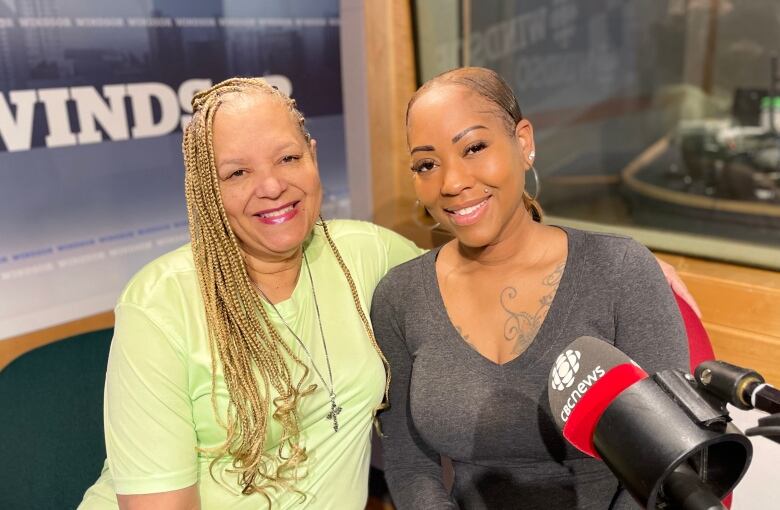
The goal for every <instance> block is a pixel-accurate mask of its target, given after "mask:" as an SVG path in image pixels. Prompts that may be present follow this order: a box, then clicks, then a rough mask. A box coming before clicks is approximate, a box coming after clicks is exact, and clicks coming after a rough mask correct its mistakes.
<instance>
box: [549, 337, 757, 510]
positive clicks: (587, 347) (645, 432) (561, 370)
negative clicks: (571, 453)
mask: <svg viewBox="0 0 780 510" xmlns="http://www.w3.org/2000/svg"><path fill="white" fill-rule="evenodd" d="M694 385H695V381H694V380H693V378H692V377H690V376H687V377H686V374H683V373H682V372H680V371H676V370H665V371H662V372H659V373H657V374H654V375H653V376H649V375H648V374H647V372H645V371H644V370H642V369H641V368H640V367H639V366H638V365H637V364H636V363H634V362H633V360H631V358H629V357H628V356H626V355H625V354H624V353H622V352H621V351H620V350H618V349H617V348H615V347H614V346H612V345H610V344H609V343H607V342H605V341H603V340H599V339H597V338H593V337H587V336H583V337H580V338H578V339H576V340H575V341H574V342H572V343H571V344H570V345H569V346H568V347H567V348H566V349H565V350H564V352H563V353H561V355H560V356H558V358H557V359H556V361H555V364H554V366H553V368H552V370H551V372H550V380H549V388H548V393H549V400H550V410H551V412H552V415H553V418H554V420H555V422H556V424H557V425H558V427H559V428H560V429H561V432H562V433H563V436H564V437H565V438H566V439H567V440H568V441H569V442H570V443H571V444H572V445H574V446H575V447H576V448H577V449H579V450H580V451H582V452H584V453H586V454H587V455H590V456H592V457H596V458H599V459H602V460H603V461H604V462H605V463H606V464H607V466H608V467H609V469H610V470H611V471H612V472H613V473H614V474H615V476H616V477H617V478H618V479H619V480H620V481H621V483H622V484H623V486H624V487H625V488H626V490H627V491H628V492H629V493H630V494H631V495H632V496H633V497H634V499H636V500H637V501H638V502H639V503H640V504H641V505H642V506H643V507H644V508H680V509H684V510H694V509H696V510H710V509H722V508H725V507H723V505H722V504H721V503H720V499H722V498H723V497H724V496H725V495H727V494H728V493H729V492H731V490H732V489H733V488H734V487H735V486H736V485H737V483H738V482H739V480H740V479H741V478H742V476H743V475H744V473H745V471H746V470H747V467H748V465H749V462H750V459H751V457H752V446H751V444H750V441H749V440H748V439H747V438H746V437H745V436H744V435H743V434H742V433H741V432H740V431H739V429H737V428H736V427H735V426H734V425H732V424H731V423H729V421H730V418H729V417H728V412H727V410H726V407H725V403H723V402H721V401H719V400H717V399H716V398H715V397H712V398H708V397H707V396H706V395H702V394H700V393H699V392H698V391H697V389H696V388H695V387H694Z"/></svg>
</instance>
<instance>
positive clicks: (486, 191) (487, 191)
mask: <svg viewBox="0 0 780 510" xmlns="http://www.w3.org/2000/svg"><path fill="white" fill-rule="evenodd" d="M482 191H484V192H485V193H486V194H487V193H490V190H489V189H488V188H485V189H484V190H482Z"/></svg>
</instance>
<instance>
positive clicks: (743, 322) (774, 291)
mask: <svg viewBox="0 0 780 510" xmlns="http://www.w3.org/2000/svg"><path fill="white" fill-rule="evenodd" d="M658 255H659V257H661V258H662V259H664V260H665V261H667V262H669V263H670V264H672V265H673V266H675V268H676V269H677V271H678V273H679V274H680V276H681V277H682V279H683V281H684V282H685V284H686V285H687V286H688V288H689V289H690V291H691V293H692V294H693V295H694V296H695V298H696V301H697V302H698V304H699V307H700V308H701V311H702V322H703V323H704V327H705V328H706V329H707V332H708V333H709V335H710V339H711V340H712V346H713V349H714V350H715V355H716V356H717V357H718V358H719V359H723V360H725V361H728V362H730V363H734V364H735V365H740V366H743V367H747V368H752V369H754V370H756V371H757V372H759V373H760V374H761V375H763V376H764V377H765V378H766V379H767V381H768V382H770V383H771V384H773V385H775V386H780V273H779V272H777V271H768V270H764V269H755V268H748V267H742V266H736V265H733V264H725V263H721V262H713V261H708V260H701V259H695V258H692V257H685V256H680V255H671V254H667V253H659V254H658Z"/></svg>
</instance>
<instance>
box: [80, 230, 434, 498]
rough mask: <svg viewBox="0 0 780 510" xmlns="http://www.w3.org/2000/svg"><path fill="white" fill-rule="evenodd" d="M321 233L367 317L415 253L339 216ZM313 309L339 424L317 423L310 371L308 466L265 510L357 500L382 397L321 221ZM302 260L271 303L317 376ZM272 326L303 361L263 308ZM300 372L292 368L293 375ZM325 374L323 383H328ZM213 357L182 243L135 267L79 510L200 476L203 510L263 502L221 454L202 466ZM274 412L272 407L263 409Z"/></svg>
mask: <svg viewBox="0 0 780 510" xmlns="http://www.w3.org/2000/svg"><path fill="white" fill-rule="evenodd" d="M328 226H329V228H330V232H331V235H332V237H333V239H334V241H335V243H336V245H337V247H338V248H339V251H340V252H341V255H342V257H343V258H344V261H345V263H346V264H347V266H348V268H349V270H350V272H351V273H352V277H353V279H354V281H355V283H356V285H357V289H358V293H359V295H360V300H361V303H362V305H363V309H364V312H365V314H366V316H368V311H369V309H370V306H371V298H372V295H373V292H374V288H375V287H376V285H377V284H378V283H379V280H380V279H381V278H382V277H383V276H384V275H385V274H386V273H387V272H388V271H389V270H390V269H391V268H392V267H394V266H396V265H398V264H400V263H402V262H405V261H407V260H409V259H411V258H414V257H416V256H417V255H419V254H420V253H421V252H422V250H420V249H419V248H417V247H416V246H415V245H414V244H413V243H412V242H410V241H408V240H407V239H405V238H403V237H401V236H399V235H397V234H395V233H393V232H391V231H389V230H385V229H382V228H380V227H377V226H375V225H372V224H370V223H364V222H358V221H348V220H337V221H331V222H329V223H328ZM305 249H306V254H307V257H308V260H309V263H310V266H311V272H312V276H313V280H314V287H315V290H316V294H317V301H318V303H319V308H320V314H321V317H322V327H323V329H324V332H325V338H326V341H327V347H328V354H329V357H330V363H331V368H332V372H333V383H334V387H335V391H336V394H337V399H338V404H339V405H340V406H341V407H342V411H341V413H340V414H339V415H338V419H339V427H340V428H339V431H338V432H334V430H333V425H332V422H331V421H329V420H327V419H326V415H327V414H328V412H329V411H330V399H329V397H328V392H327V390H326V389H325V388H324V386H323V384H322V382H321V381H320V380H319V378H318V376H317V374H316V372H315V371H314V370H310V371H309V374H308V376H307V380H306V382H307V383H313V384H317V390H316V391H315V392H314V393H313V394H312V395H310V396H308V397H305V398H304V399H303V400H302V402H301V404H300V407H299V409H300V411H299V419H300V426H301V436H300V439H301V443H302V444H303V445H304V446H305V447H306V449H307V453H308V456H309V459H308V460H307V463H306V466H307V468H306V469H307V474H306V476H304V477H303V478H301V479H300V481H299V482H298V483H297V488H298V489H300V490H301V491H303V492H304V493H305V494H307V497H306V499H305V501H302V500H301V497H300V496H299V495H297V494H295V493H292V492H284V491H278V492H277V493H276V495H275V496H274V498H273V499H274V505H273V508H274V509H286V508H317V509H331V508H332V509H340V510H341V509H343V510H349V509H356V510H357V509H360V510H362V509H363V508H365V504H366V499H367V490H368V466H369V458H370V435H371V423H372V411H373V409H374V408H375V407H376V406H377V405H378V404H379V403H380V401H381V399H382V397H383V395H384V379H385V378H384V370H383V367H382V363H381V360H380V358H379V356H378V355H377V353H376V351H375V350H374V347H373V346H372V345H371V341H370V340H369V338H368V335H367V334H366V332H365V329H364V327H363V324H362V322H361V320H360V317H359V316H358V313H357V311H356V309H355V305H354V302H353V299H352V294H351V292H350V289H349V287H348V285H347V282H346V279H345V277H344V274H343V272H342V271H341V269H340V268H339V265H338V263H337V261H336V259H335V257H334V255H333V253H332V252H331V250H330V248H329V247H328V245H327V241H326V240H325V237H324V235H323V233H322V229H321V227H316V228H315V230H314V233H313V235H312V236H311V237H310V239H309V240H308V241H307V243H306V244H305ZM305 272H306V269H305V267H304V268H303V269H302V270H301V274H300V276H299V278H298V282H297V284H296V287H295V289H294V291H293V293H292V296H291V297H290V298H289V299H287V300H286V301H283V302H281V303H278V304H277V305H276V306H277V309H278V310H279V312H280V313H281V314H282V315H283V316H284V318H285V320H286V321H287V323H288V324H289V325H290V327H291V328H292V329H293V330H294V331H295V332H296V333H297V334H298V336H299V337H300V338H301V340H302V341H303V342H304V343H305V344H306V347H307V348H308V350H309V352H310V353H311V355H312V357H313V358H314V363H315V365H316V366H317V367H318V368H319V370H320V372H322V374H323V376H324V377H326V378H327V377H328V376H327V364H326V361H325V354H324V351H323V345H322V340H321V338H320V331H319V326H318V323H317V316H316V311H315V307H314V300H313V297H312V288H311V284H310V282H309V278H308V275H306V274H305ZM266 309H267V311H268V314H269V316H270V317H271V318H272V320H273V321H274V323H275V325H276V327H277V331H279V332H280V334H281V336H282V338H283V339H284V340H285V341H287V342H288V345H289V346H290V347H291V349H292V350H293V352H295V353H296V354H297V355H298V357H299V358H300V359H301V360H303V361H304V362H306V363H307V365H310V360H309V358H308V356H307V355H306V353H305V352H304V351H303V349H301V347H300V345H299V344H298V342H297V340H295V338H294V337H292V335H291V334H290V333H289V332H288V331H287V329H286V327H285V326H284V324H283V323H282V322H281V321H280V320H279V318H278V316H277V315H276V313H275V312H274V310H273V309H271V308H270V307H266ZM301 374H302V369H300V368H296V369H295V370H293V379H294V380H298V378H299V377H300V376H301ZM326 380H327V379H326ZM211 384H212V370H211V354H210V348H209V345H208V335H207V329H206V319H205V314H204V305H203V300H202V298H201V293H200V288H199V284H198V279H197V275H196V273H195V267H194V265H193V260H192V252H191V250H190V246H189V245H186V246H183V247H181V248H179V249H177V250H175V251H173V252H170V253H168V254H166V255H163V256H162V257H160V258H159V259H157V260H155V261H154V262H152V263H150V264H149V265H147V266H146V267H145V268H143V269H142V270H141V271H140V272H139V273H138V274H137V275H136V276H135V277H134V278H133V279H132V280H131V281H130V283H129V284H128V286H127V288H126V289H125V290H124V292H123V293H122V295H121V296H120V298H119V302H118V304H117V307H116V325H115V332H114V339H113V342H112V345H111V353H110V355H109V363H108V370H107V376H106V388H105V401H104V406H105V410H104V420H105V436H106V450H107V457H108V458H107V460H106V464H105V467H104V468H103V472H102V474H101V476H100V478H99V479H98V481H97V482H96V483H95V485H93V486H92V487H91V488H90V489H89V490H87V492H86V494H85V497H84V501H83V502H82V504H81V506H80V507H79V509H80V510H93V509H114V508H117V503H116V496H115V492H118V493H120V494H145V493H155V492H165V491H171V490H176V489H182V488H185V487H189V486H191V485H193V484H195V483H197V484H198V490H199V493H200V500H201V508H203V509H204V510H207V509H220V510H221V509H227V508H230V509H236V510H240V509H250V508H251V509H258V508H267V503H266V502H265V499H264V498H263V497H262V496H259V495H256V494H255V495H249V496H244V495H241V493H240V487H239V485H238V483H237V481H236V476H235V475H234V474H231V473H229V472H227V471H225V467H229V464H230V462H229V461H228V462H227V463H226V464H227V465H226V464H225V463H223V464H221V465H219V467H216V468H215V470H214V475H215V477H216V478H217V479H218V480H221V481H222V483H218V482H217V481H215V480H214V479H213V478H212V476H211V474H210V473H209V464H210V462H211V457H210V456H209V455H208V454H203V453H200V452H199V451H198V450H197V449H196V447H200V448H214V447H218V446H220V445H222V443H223V441H224V439H225V430H224V429H223V428H222V427H221V426H220V425H219V422H218V421H217V420H216V419H215V416H214V412H213V409H212V401H211ZM216 394H217V405H218V409H219V413H220V414H221V416H222V417H223V421H224V416H225V410H226V409H227V403H228V393H227V389H226V386H225V381H224V378H223V374H222V369H221V363H218V366H217V382H216ZM271 407H272V409H273V405H272V406H271ZM280 435H281V426H280V425H279V424H278V423H277V422H276V421H275V420H273V419H272V418H269V421H268V430H267V438H266V450H267V451H268V452H273V451H275V449H276V446H277V445H278V442H279V438H280Z"/></svg>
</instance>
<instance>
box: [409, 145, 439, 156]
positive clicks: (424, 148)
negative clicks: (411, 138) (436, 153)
mask: <svg viewBox="0 0 780 510" xmlns="http://www.w3.org/2000/svg"><path fill="white" fill-rule="evenodd" d="M433 150H435V149H434V147H433V145H419V146H417V147H415V148H414V149H412V152H411V154H414V153H415V152H419V151H428V152H430V151H433Z"/></svg>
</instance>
